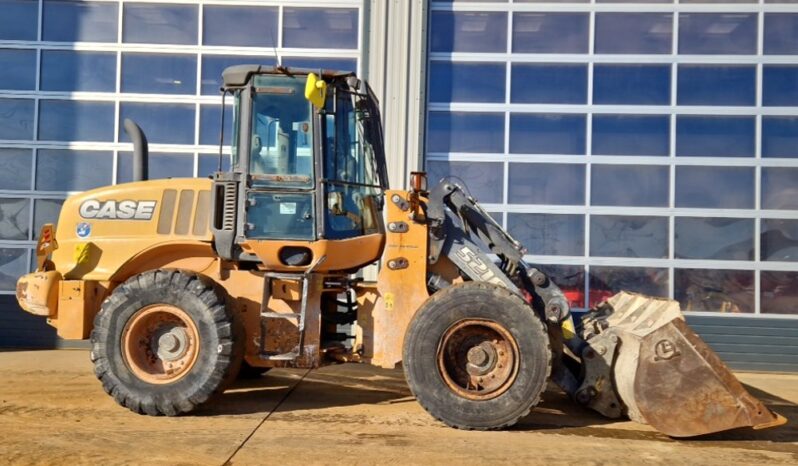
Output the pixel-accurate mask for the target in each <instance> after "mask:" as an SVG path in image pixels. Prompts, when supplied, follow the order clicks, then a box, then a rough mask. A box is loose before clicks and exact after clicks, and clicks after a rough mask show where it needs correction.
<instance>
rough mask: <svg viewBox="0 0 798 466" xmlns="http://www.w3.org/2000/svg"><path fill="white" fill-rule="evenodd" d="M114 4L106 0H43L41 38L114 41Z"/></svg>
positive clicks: (115, 13) (74, 40) (115, 29)
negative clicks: (93, 0) (98, 0)
mask: <svg viewBox="0 0 798 466" xmlns="http://www.w3.org/2000/svg"><path fill="white" fill-rule="evenodd" d="M117 8H118V6H117V4H116V3H110V2H102V3H101V2H84V1H73V0H45V1H44V18H43V20H42V39H44V40H48V41H58V42H82V41H85V42H116V37H117V17H118V16H119V15H118V10H117Z"/></svg>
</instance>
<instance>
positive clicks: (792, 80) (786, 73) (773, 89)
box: [762, 65, 798, 106]
mask: <svg viewBox="0 0 798 466" xmlns="http://www.w3.org/2000/svg"><path fill="white" fill-rule="evenodd" d="M762 105H765V106H798V66H789V65H787V66H780V65H763V66H762Z"/></svg>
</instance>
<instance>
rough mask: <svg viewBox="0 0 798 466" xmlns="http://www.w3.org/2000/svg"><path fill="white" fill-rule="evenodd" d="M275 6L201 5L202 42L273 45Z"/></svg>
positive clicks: (233, 44)
mask: <svg viewBox="0 0 798 466" xmlns="http://www.w3.org/2000/svg"><path fill="white" fill-rule="evenodd" d="M278 34H279V31H277V8H276V7H271V8H265V7H255V6H221V5H205V6H204V7H203V9H202V43H203V44H205V45H232V46H242V47H272V46H275V45H277V35H278Z"/></svg>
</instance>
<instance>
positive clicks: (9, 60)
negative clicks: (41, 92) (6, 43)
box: [0, 49, 36, 90]
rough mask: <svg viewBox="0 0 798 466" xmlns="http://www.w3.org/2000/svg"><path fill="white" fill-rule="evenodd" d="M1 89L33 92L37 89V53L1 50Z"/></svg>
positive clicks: (32, 51)
mask: <svg viewBox="0 0 798 466" xmlns="http://www.w3.org/2000/svg"><path fill="white" fill-rule="evenodd" d="M0 63H2V64H3V72H2V73H0V89H10V90H32V89H34V88H36V51H35V50H13V49H0Z"/></svg>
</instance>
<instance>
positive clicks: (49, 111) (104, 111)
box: [39, 100, 114, 142]
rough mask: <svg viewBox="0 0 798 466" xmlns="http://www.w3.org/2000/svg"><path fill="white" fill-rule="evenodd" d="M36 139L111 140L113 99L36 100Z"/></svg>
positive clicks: (112, 134) (112, 131) (112, 138)
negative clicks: (37, 122)
mask: <svg viewBox="0 0 798 466" xmlns="http://www.w3.org/2000/svg"><path fill="white" fill-rule="evenodd" d="M39 140H42V141H109V142H110V141H113V140H114V104H113V102H79V101H75V100H42V101H40V103H39Z"/></svg>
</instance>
